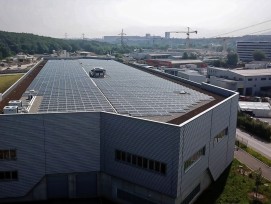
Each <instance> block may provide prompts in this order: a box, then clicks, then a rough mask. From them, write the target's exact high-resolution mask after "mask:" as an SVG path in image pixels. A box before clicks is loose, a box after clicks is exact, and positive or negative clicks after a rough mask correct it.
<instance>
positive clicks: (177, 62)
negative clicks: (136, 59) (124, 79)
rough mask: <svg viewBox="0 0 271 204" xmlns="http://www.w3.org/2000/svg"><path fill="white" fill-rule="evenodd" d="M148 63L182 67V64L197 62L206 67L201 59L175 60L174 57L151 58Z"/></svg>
mask: <svg viewBox="0 0 271 204" xmlns="http://www.w3.org/2000/svg"><path fill="white" fill-rule="evenodd" d="M146 62H147V64H149V65H151V66H166V67H172V68H180V66H181V65H186V64H195V65H197V66H199V67H204V66H205V64H204V63H203V62H202V61H201V60H191V59H190V60H174V59H149V60H146Z"/></svg>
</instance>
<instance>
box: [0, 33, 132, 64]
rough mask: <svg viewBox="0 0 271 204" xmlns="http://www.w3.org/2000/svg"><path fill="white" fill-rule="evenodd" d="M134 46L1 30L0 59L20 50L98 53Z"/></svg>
mask: <svg viewBox="0 0 271 204" xmlns="http://www.w3.org/2000/svg"><path fill="white" fill-rule="evenodd" d="M131 49H133V47H127V46H125V47H121V46H120V45H112V44H109V43H105V42H98V41H92V40H71V39H67V40H66V39H58V38H51V37H44V36H38V35H34V34H28V33H13V32H5V31H0V59H3V58H6V57H9V56H12V55H15V54H17V53H19V52H23V53H27V54H44V53H52V51H53V50H56V51H57V50H67V51H69V52H75V51H77V50H84V51H88V52H94V53H96V54H99V55H101V54H108V53H125V52H129V51H130V50H131Z"/></svg>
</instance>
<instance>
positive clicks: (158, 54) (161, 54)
mask: <svg viewBox="0 0 271 204" xmlns="http://www.w3.org/2000/svg"><path fill="white" fill-rule="evenodd" d="M147 55H150V56H170V55H171V54H165V53H149V54H147Z"/></svg>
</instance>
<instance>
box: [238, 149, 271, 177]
mask: <svg viewBox="0 0 271 204" xmlns="http://www.w3.org/2000/svg"><path fill="white" fill-rule="evenodd" d="M234 157H235V158H236V159H237V160H239V161H240V162H241V163H243V164H245V165H246V166H247V167H249V168H250V169H252V170H254V171H255V170H258V169H259V168H261V170H262V176H263V177H264V178H266V179H267V180H269V181H271V168H270V167H268V166H267V165H265V164H264V163H262V162H260V161H259V160H257V159H255V158H254V157H252V156H251V155H250V154H248V153H246V152H245V151H243V150H242V149H239V150H238V151H234Z"/></svg>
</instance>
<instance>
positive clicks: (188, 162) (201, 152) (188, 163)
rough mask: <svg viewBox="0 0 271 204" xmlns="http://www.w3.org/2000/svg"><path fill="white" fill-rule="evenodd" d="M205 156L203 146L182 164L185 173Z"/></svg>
mask: <svg viewBox="0 0 271 204" xmlns="http://www.w3.org/2000/svg"><path fill="white" fill-rule="evenodd" d="M204 155H205V146H204V147H203V148H201V149H200V150H199V151H197V152H196V153H195V154H193V155H192V156H191V157H190V158H189V159H187V160H186V161H185V162H184V171H185V172H187V171H188V170H189V169H190V167H191V166H192V164H194V163H196V162H197V161H199V160H200V158H201V157H202V156H204Z"/></svg>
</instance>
